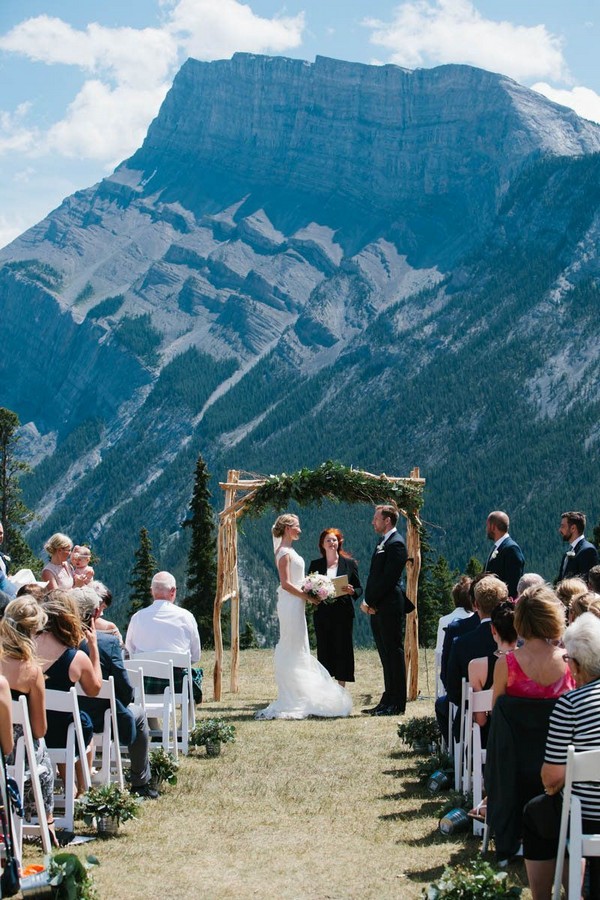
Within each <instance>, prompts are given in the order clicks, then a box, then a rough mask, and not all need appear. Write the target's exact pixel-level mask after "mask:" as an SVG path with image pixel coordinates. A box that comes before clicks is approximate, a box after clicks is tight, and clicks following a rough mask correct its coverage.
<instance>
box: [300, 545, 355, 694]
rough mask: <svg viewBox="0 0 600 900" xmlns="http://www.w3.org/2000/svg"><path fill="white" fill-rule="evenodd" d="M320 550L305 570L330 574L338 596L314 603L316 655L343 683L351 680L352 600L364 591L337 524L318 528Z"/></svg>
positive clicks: (352, 655) (352, 665)
mask: <svg viewBox="0 0 600 900" xmlns="http://www.w3.org/2000/svg"><path fill="white" fill-rule="evenodd" d="M319 550H320V551H321V556H320V557H319V558H318V559H313V561H312V562H311V564H310V566H309V568H308V571H309V572H318V573H319V574H320V575H327V577H328V578H331V579H332V580H333V582H334V586H335V587H336V595H337V597H336V600H334V601H333V603H320V604H319V605H318V606H317V607H315V611H314V623H315V635H316V638H317V658H318V660H319V662H320V663H321V665H322V666H325V668H326V669H327V671H328V672H329V674H330V675H332V676H333V677H334V678H336V679H337V681H338V682H339V683H340V684H341V685H342V687H343V686H344V685H345V684H346V682H347V681H354V646H353V643H352V629H353V625H354V604H353V600H355V599H356V598H357V597H360V595H361V594H362V592H363V591H362V587H361V584H360V580H359V577H358V565H357V563H356V560H355V559H352V557H351V556H350V554H349V553H346V551H345V550H344V535H343V534H342V532H341V531H340V530H339V528H326V529H325V530H324V531H322V532H321V535H320V537H319Z"/></svg>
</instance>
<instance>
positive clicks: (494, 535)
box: [485, 510, 525, 597]
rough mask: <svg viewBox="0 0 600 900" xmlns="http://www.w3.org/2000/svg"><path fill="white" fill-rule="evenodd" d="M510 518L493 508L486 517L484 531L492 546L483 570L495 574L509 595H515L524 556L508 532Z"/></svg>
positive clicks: (521, 572)
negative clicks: (492, 543)
mask: <svg viewBox="0 0 600 900" xmlns="http://www.w3.org/2000/svg"><path fill="white" fill-rule="evenodd" d="M509 525H510V520H509V518H508V516H507V515H506V513H505V512H502V511H501V510H495V511H494V512H491V513H490V514H489V516H488V517H487V520H486V523H485V531H486V535H487V537H488V539H489V540H490V541H493V542H494V546H493V547H492V550H491V552H490V555H489V556H488V560H487V563H486V564H485V571H486V572H491V573H492V574H493V575H497V576H498V578H499V579H500V580H501V581H503V582H504V583H505V585H506V586H507V588H508V595H509V597H516V596H517V585H518V582H519V578H520V577H521V575H522V574H523V569H524V567H525V557H524V556H523V552H522V550H521V548H520V547H519V545H518V544H517V542H516V541H514V540H513V539H512V538H511V536H510V534H509V533H508V528H509Z"/></svg>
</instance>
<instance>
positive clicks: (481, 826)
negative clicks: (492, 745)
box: [472, 722, 490, 853]
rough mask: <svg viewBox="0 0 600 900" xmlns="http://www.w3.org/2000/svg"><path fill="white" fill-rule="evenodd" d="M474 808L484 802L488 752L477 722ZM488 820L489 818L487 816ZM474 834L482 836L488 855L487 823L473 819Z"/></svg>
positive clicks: (474, 724)
mask: <svg viewBox="0 0 600 900" xmlns="http://www.w3.org/2000/svg"><path fill="white" fill-rule="evenodd" d="M472 748H473V807H474V808H475V809H477V808H481V802H482V800H483V767H484V765H485V759H486V751H485V750H484V749H483V747H482V746H481V728H480V727H479V725H478V724H477V722H474V723H473V743H472ZM486 819H487V816H486ZM473 834H474V835H481V836H482V843H481V852H482V853H487V848H488V843H489V836H490V830H489V826H488V823H487V821H485V822H480V821H479V820H478V819H473Z"/></svg>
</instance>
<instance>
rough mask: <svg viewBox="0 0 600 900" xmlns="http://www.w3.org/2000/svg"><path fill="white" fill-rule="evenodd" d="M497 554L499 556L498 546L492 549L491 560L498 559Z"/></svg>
mask: <svg viewBox="0 0 600 900" xmlns="http://www.w3.org/2000/svg"><path fill="white" fill-rule="evenodd" d="M497 556H498V548H497V547H496V549H495V550H492V553H491V555H490V560H492V559H496V557H497Z"/></svg>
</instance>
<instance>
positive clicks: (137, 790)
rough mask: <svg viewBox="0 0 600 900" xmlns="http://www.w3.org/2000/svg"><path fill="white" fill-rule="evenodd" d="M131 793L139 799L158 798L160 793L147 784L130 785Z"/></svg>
mask: <svg viewBox="0 0 600 900" xmlns="http://www.w3.org/2000/svg"><path fill="white" fill-rule="evenodd" d="M131 793H132V794H135V796H136V797H139V798H140V800H158V798H159V797H160V794H159V793H158V791H155V790H154V788H151V787H150V785H149V784H140V785H139V786H138V787H132V788H131Z"/></svg>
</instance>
